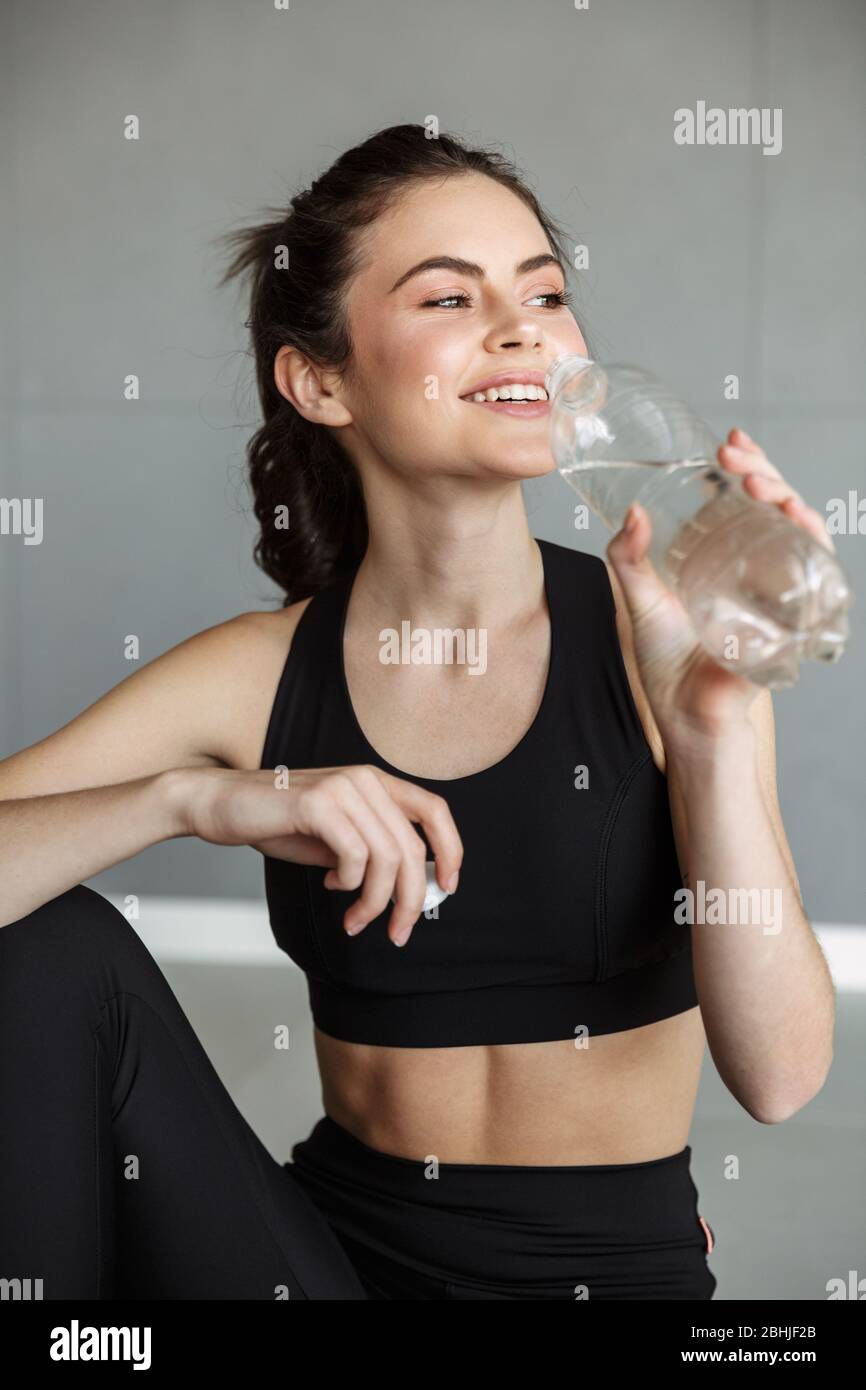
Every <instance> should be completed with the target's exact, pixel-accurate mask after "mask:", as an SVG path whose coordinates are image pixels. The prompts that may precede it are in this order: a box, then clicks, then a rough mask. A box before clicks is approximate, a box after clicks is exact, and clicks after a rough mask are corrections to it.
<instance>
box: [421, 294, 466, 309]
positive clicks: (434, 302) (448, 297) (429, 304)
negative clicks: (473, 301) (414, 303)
mask: <svg viewBox="0 0 866 1390" xmlns="http://www.w3.org/2000/svg"><path fill="white" fill-rule="evenodd" d="M456 300H460V302H461V303H462V304H468V303H469V295H468V294H445V295H443V296H442V298H441V299H425V300H424V303H423V305H422V308H424V309H436V308H438V307H439V305H440V304H447V303H448V302H449V301H451V302H452V303H453V302H455V301H456Z"/></svg>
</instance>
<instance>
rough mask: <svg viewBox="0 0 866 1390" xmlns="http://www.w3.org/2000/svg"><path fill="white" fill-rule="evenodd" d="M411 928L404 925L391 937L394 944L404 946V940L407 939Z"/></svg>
mask: <svg viewBox="0 0 866 1390" xmlns="http://www.w3.org/2000/svg"><path fill="white" fill-rule="evenodd" d="M411 930H412V928H411V927H404V929H403V931H401V932H398V933H397V935H396V936H395V937H394V938H393V941H394V945H395V946H405V945H406V942H407V941H408V940H409V933H410V932H411Z"/></svg>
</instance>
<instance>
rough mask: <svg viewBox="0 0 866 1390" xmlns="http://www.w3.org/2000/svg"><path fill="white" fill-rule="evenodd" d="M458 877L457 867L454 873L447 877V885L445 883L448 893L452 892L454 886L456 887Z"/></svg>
mask: <svg viewBox="0 0 866 1390" xmlns="http://www.w3.org/2000/svg"><path fill="white" fill-rule="evenodd" d="M459 878H460V870H459V869H456V870H455V871H454V873H453V874H452V875H451V877H450V878H449V880H448V883H447V885H446V886H447V888H448V892H449V893H453V892H454V890H455V888H456V887H457V883H458V880H459Z"/></svg>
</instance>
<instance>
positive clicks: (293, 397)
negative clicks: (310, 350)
mask: <svg viewBox="0 0 866 1390" xmlns="http://www.w3.org/2000/svg"><path fill="white" fill-rule="evenodd" d="M330 378H331V373H329V372H324V371H322V370H321V369H320V368H319V367H316V366H314V364H313V363H312V362H311V361H310V359H309V358H308V357H305V356H304V354H303V353H302V352H301V350H300V348H296V347H292V346H291V345H290V344H288V343H284V344H283V346H282V347H281V348H278V350H277V355H276V357H275V358H274V384H275V386H276V388H277V390H278V391H279V393H280V395H281V396H284V397H285V399H286V400H287V401H289V402H291V404H292V405H293V406H294V407H295V410H297V412H298V414H299V415H303V416H304V419H306V420H310V421H312V423H313V424H314V425H350V424H351V423H352V415H351V412H350V411H349V409H348V407H347V406H345V405H344V404H343V402H342V401H341V400H339V398H338V397H337V396H336V395H335V394H333V391H332V389H331V388H330V387H329V385H328V381H329V379H330ZM334 381H336V378H334Z"/></svg>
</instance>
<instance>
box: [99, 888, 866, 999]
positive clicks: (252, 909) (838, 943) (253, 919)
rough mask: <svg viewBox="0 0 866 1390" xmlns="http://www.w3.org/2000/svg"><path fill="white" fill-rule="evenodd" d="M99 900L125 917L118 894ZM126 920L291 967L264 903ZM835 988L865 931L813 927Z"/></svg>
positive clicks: (200, 903) (859, 978) (151, 934)
mask: <svg viewBox="0 0 866 1390" xmlns="http://www.w3.org/2000/svg"><path fill="white" fill-rule="evenodd" d="M103 896H104V897H106V898H108V899H109V901H110V902H112V903H114V905H115V907H117V908H119V909H120V911H121V912H124V913H126V904H125V900H124V898H123V897H122V895H121V894H119V893H105V894H104V895H103ZM138 910H139V916H138V918H137V919H132V925H133V926H134V927H135V929H136V931H137V932H138V934H139V936H140V937H141V939H142V941H143V942H144V943H145V945H146V946H147V947H148V950H150V951H151V952H152V953H153V955H154V956H155V957H156V959H157V960H159V961H162V960H165V961H173V960H176V961H205V962H207V963H208V964H211V965H268V966H277V967H279V966H287V967H289V968H290V969H297V967H296V966H295V965H294V963H293V962H292V961H291V960H290V959H289V957H288V956H287V955H286V954H285V952H284V951H281V950H280V948H279V947H278V946H277V944H276V942H275V941H274V938H273V934H272V932H271V928H270V924H269V922H268V911H267V905H266V903H265V901H264V899H261V900H258V899H254V898H188V897H187V898H181V897H152V898H151V897H144V898H140V899H139V902H138ZM813 926H814V930H815V935H816V936H817V938H818V940H819V942H820V943H821V947H822V949H823V951H824V954H825V956H826V957H827V963H828V965H829V967H830V973H831V974H832V976H833V980H834V982H835V984H836V988H837V989H839V990H844V991H848V990H852V991H856V992H866V927H863V926H856V925H847V924H841V925H839V924H835V923H817V922H816V923H813Z"/></svg>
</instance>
